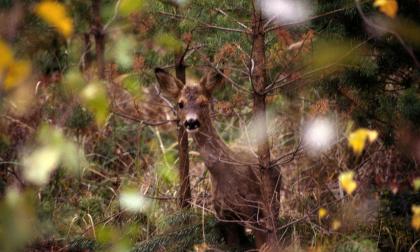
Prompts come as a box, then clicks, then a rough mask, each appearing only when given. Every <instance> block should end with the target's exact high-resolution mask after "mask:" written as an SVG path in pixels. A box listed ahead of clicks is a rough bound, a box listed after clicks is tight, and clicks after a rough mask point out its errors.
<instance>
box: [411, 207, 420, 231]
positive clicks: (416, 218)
mask: <svg viewBox="0 0 420 252" xmlns="http://www.w3.org/2000/svg"><path fill="white" fill-rule="evenodd" d="M411 210H412V211H413V218H412V219H411V226H412V227H413V228H414V229H415V230H420V206H417V205H413V206H411Z"/></svg>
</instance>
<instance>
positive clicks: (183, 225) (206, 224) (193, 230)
mask: <svg viewBox="0 0 420 252" xmlns="http://www.w3.org/2000/svg"><path fill="white" fill-rule="evenodd" d="M202 218H204V219H202ZM163 224H164V230H163V232H162V233H161V234H159V235H156V236H155V237H153V238H151V239H150V240H149V241H145V242H142V243H139V244H138V245H136V246H135V249H134V250H133V251H138V252H140V251H142V252H146V251H150V252H152V251H156V250H158V249H165V250H168V251H174V252H175V251H179V252H181V251H189V250H192V247H193V245H195V244H201V243H203V242H207V243H208V244H210V245H217V244H220V243H221V241H222V235H221V233H220V230H219V229H218V226H217V221H216V220H215V219H214V218H212V217H210V216H200V215H198V214H195V213H191V212H188V211H187V212H180V213H177V214H174V215H171V216H168V217H167V218H166V220H164V223H163ZM203 234H204V235H205V238H204V237H203Z"/></svg>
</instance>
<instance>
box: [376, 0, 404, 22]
mask: <svg viewBox="0 0 420 252" xmlns="http://www.w3.org/2000/svg"><path fill="white" fill-rule="evenodd" d="M373 6H375V7H379V10H380V11H381V12H382V13H384V14H385V15H387V16H388V17H392V18H394V17H395V16H396V15H397V11H398V3H397V1H396V0H375V2H374V3H373Z"/></svg>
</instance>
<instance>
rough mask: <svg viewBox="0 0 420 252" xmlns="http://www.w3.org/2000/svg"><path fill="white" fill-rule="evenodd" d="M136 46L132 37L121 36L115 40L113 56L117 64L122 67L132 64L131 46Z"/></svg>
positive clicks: (132, 53)
mask: <svg viewBox="0 0 420 252" xmlns="http://www.w3.org/2000/svg"><path fill="white" fill-rule="evenodd" d="M135 46H136V41H135V39H134V38H133V37H130V36H128V37H127V36H123V37H121V38H120V39H118V40H117V43H116V45H115V49H114V53H115V54H114V57H115V61H116V62H117V64H119V65H120V66H122V67H123V68H129V67H131V66H132V65H133V56H134V52H133V48H135Z"/></svg>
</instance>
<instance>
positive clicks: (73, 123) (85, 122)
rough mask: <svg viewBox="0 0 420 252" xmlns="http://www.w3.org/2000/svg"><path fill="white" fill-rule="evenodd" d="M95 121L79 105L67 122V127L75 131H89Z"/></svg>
mask: <svg viewBox="0 0 420 252" xmlns="http://www.w3.org/2000/svg"><path fill="white" fill-rule="evenodd" d="M92 121H93V116H92V114H91V113H90V112H88V111H87V110H86V109H85V108H84V107H82V106H80V105H78V106H76V107H75V109H74V110H73V112H72V114H71V116H70V117H69V118H68V120H67V122H66V126H67V127H68V128H70V129H73V130H84V129H87V128H88V127H89V126H90V125H91V123H92Z"/></svg>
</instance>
